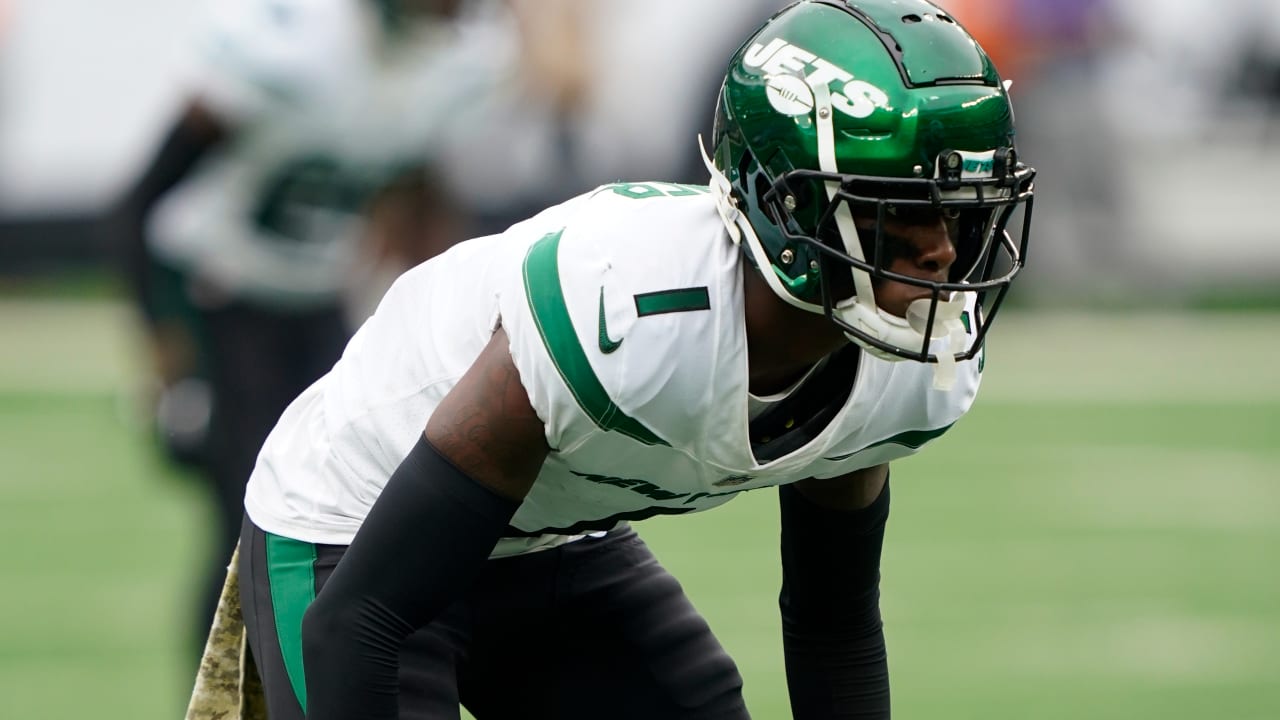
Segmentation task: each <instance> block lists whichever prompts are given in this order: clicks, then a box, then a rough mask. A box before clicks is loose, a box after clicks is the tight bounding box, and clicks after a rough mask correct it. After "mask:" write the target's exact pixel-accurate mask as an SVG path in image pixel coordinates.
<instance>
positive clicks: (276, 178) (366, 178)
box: [148, 0, 511, 308]
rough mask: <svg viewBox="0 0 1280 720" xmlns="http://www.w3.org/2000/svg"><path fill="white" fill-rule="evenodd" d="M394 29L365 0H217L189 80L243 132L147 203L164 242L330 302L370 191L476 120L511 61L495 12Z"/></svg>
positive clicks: (241, 285) (237, 284)
mask: <svg viewBox="0 0 1280 720" xmlns="http://www.w3.org/2000/svg"><path fill="white" fill-rule="evenodd" d="M406 32H409V33H410V35H409V36H407V37H404V38H398V39H397V40H396V41H395V42H388V40H387V38H386V37H385V32H384V31H383V29H382V28H381V27H380V26H379V18H378V17H377V16H376V13H375V3H372V2H368V1H367V0H217V2H214V3H212V4H211V6H210V17H209V18H208V21H207V22H206V23H205V24H204V26H203V32H202V33H201V35H200V37H199V39H198V40H199V41H198V42H197V43H196V48H197V53H198V55H199V57H198V60H197V65H198V67H197V69H196V71H195V73H194V77H193V78H192V82H191V85H192V87H191V88H190V92H191V93H192V94H193V96H194V97H196V98H198V100H199V101H200V102H201V103H202V104H203V105H205V106H206V107H208V108H209V109H211V110H212V111H213V112H214V114H215V115H216V116H218V117H219V118H220V119H222V120H224V121H225V122H227V123H228V124H229V125H230V126H231V127H232V137H231V138H230V139H229V141H228V142H227V143H225V144H224V145H223V146H222V147H219V148H218V149H217V150H216V151H215V152H213V153H212V154H211V155H210V157H208V158H207V159H205V160H204V161H202V162H201V164H200V165H199V166H197V168H195V169H194V171H193V172H192V174H191V175H189V176H188V177H187V178H186V179H184V181H183V182H182V183H181V184H180V185H178V186H177V187H176V188H174V190H173V191H171V192H170V193H168V194H167V195H166V196H165V197H164V198H163V199H162V201H161V202H160V203H159V204H158V206H157V208H156V211H155V213H154V214H153V215H152V217H151V218H150V226H149V233H148V234H149V238H150V242H151V243H152V247H153V249H154V250H155V252H156V254H157V255H158V256H159V257H161V258H164V259H165V260H167V261H168V262H171V263H174V264H176V265H178V266H179V267H182V268H185V269H187V270H188V271H190V272H192V273H194V274H196V275H198V276H201V277H204V278H206V279H208V280H211V281H213V283H214V284H216V285H217V286H219V287H221V288H223V289H224V290H226V291H228V292H230V293H231V294H233V295H237V296H241V297H247V298H250V299H253V300H256V301H259V302H262V303H265V304H269V305H273V306H277V307H282V308H283V307H291V306H292V307H307V306H314V305H316V304H319V303H324V302H332V301H333V300H334V299H335V297H336V296H337V294H338V293H339V291H340V290H341V289H342V288H343V285H344V281H345V274H346V273H347V271H348V270H349V269H350V267H351V264H352V262H353V261H354V260H355V253H354V241H355V239H356V238H357V237H358V236H359V235H360V233H361V232H362V229H363V221H362V211H363V209H364V206H365V204H366V203H367V202H368V200H369V198H370V196H371V194H372V193H373V192H374V191H375V190H377V189H378V188H379V187H381V186H383V185H384V184H385V183H386V182H388V181H389V180H390V179H391V178H392V177H393V176H394V175H396V174H398V173H399V172H402V171H404V170H406V169H408V168H410V167H413V166H415V165H416V164H418V163H422V162H424V161H425V160H426V159H428V157H429V156H430V154H431V153H432V152H433V149H435V148H438V147H439V146H440V145H441V144H447V143H448V142H449V136H450V135H451V134H452V133H455V132H457V131H458V129H459V128H463V127H466V126H467V125H468V124H470V123H473V122H474V117H473V116H472V113H473V112H478V110H474V109H473V107H472V105H473V104H472V103H469V102H468V98H469V97H470V96H471V95H475V94H480V93H482V92H488V90H487V88H488V85H489V84H490V83H492V82H497V81H498V79H499V78H501V77H503V76H504V75H505V73H506V72H507V71H508V70H509V67H508V66H509V65H510V63H511V57H510V56H511V53H510V52H505V54H504V50H503V49H504V48H508V47H509V46H510V45H511V43H510V42H509V41H508V40H506V37H507V30H506V29H505V27H504V26H503V25H502V24H501V23H500V22H496V21H491V19H490V18H489V17H487V16H483V17H469V18H468V19H466V20H463V21H459V22H456V23H443V22H438V23H434V24H431V23H427V22H425V21H423V22H419V23H417V27H414V28H412V29H411V30H406Z"/></svg>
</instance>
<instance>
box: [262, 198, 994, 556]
mask: <svg viewBox="0 0 1280 720" xmlns="http://www.w3.org/2000/svg"><path fill="white" fill-rule="evenodd" d="M743 262H744V260H743V258H742V255H741V254H740V252H739V250H738V248H736V247H735V246H733V245H732V244H731V242H730V241H729V239H728V237H727V234H726V232H725V230H724V227H723V225H722V224H721V220H720V217H719V215H718V214H717V212H716V208H715V204H714V202H713V200H712V197H711V195H710V194H709V193H708V189H707V188H706V187H691V186H677V185H667V184H662V183H644V184H630V185H612V186H605V187H602V188H599V189H597V190H596V191H594V192H593V193H590V194H588V195H583V196H580V197H578V198H575V199H573V200H571V201H569V202H567V203H565V204H563V205H560V206H557V207H554V208H551V209H549V210H547V211H545V212H543V213H542V214H540V215H538V216H536V217H534V218H532V219H531V220H528V221H525V222H523V223H520V224H518V225H516V226H514V227H512V228H511V229H510V230H508V231H507V232H505V233H503V234H501V235H495V236H490V237H484V238H478V239H475V240H470V241H467V242H464V243H462V244H460V245H458V246H457V247H455V248H453V249H452V250H450V251H449V252H447V253H446V254H444V255H442V256H440V257H439V258H436V259H434V260H431V261H429V262H427V263H424V264H423V265H420V266H418V267H417V268H414V269H413V270H411V271H409V272H408V273H406V274H405V275H403V276H402V277H401V278H400V279H399V280H398V281H397V282H396V283H395V285H394V286H393V287H392V288H391V290H390V291H389V292H388V293H387V295H386V297H385V298H384V299H383V302H382V304H381V305H380V306H379V308H378V310H377V312H376V313H375V314H374V315H373V317H371V318H370V319H369V320H368V321H367V322H366V323H365V324H364V326H363V327H361V329H360V330H359V332H358V333H357V334H356V335H355V337H354V339H353V340H352V342H351V344H350V345H349V346H348V348H347V351H346V353H345V354H344V355H343V357H342V359H341V360H340V361H339V362H338V364H337V365H336V366H335V367H334V369H333V370H332V371H331V372H330V373H329V374H328V375H327V376H325V377H324V378H322V379H320V380H319V381H318V382H316V383H315V384H314V385H313V386H312V387H311V388H310V389H308V390H307V391H306V392H305V393H303V395H302V396H300V397H299V398H298V399H297V400H296V401H295V402H294V403H293V404H292V405H291V406H290V407H289V409H288V410H287V411H286V412H285V413H284V416H283V417H282V418H281V420H280V423H279V424H278V425H277V427H276V429H275V430H274V431H273V432H272V434H271V436H270V437H269V438H268V440H267V442H266V445H265V447H264V448H263V450H262V453H261V455H260V457H259V459H258V465H257V468H256V469H255V471H254V473H253V476H252V479H251V480H250V482H249V489H248V495H247V497H246V502H245V506H246V508H247V510H248V513H249V515H250V517H251V518H252V519H253V521H254V522H255V523H257V524H258V525H259V526H260V527H261V528H263V529H264V530H267V531H268V532H272V533H276V534H280V535H285V536H288V537H292V538H296V539H299V540H304V541H308V542H317V543H338V544H343V543H348V542H349V541H350V540H351V538H352V537H353V536H354V534H355V532H356V529H357V528H358V527H359V526H360V523H361V522H362V521H363V519H364V517H365V516H366V514H367V513H368V511H369V509H370V507H371V506H372V504H373V502H374V500H375V499H376V498H377V497H378V494H379V492H380V491H381V489H382V487H383V485H384V484H385V483H386V481H387V479H388V477H389V476H390V475H391V473H392V471H394V470H395V469H396V467H397V466H398V465H399V463H400V461H401V460H402V459H403V458H404V457H405V455H407V454H408V452H409V450H410V449H411V448H412V446H413V445H414V443H415V442H417V439H418V438H419V436H420V435H421V433H422V430H423V428H424V427H425V425H426V422H427V419H428V418H429V417H430V415H431V412H432V410H433V409H434V408H435V407H436V406H437V405H438V404H439V403H440V401H441V399H442V398H443V397H444V396H445V394H446V393H448V392H449V390H450V389H451V388H452V387H453V386H454V384H455V383H456V382H457V380H458V378H459V377H461V376H462V374H463V373H464V372H465V371H466V370H467V368H468V366H469V365H470V364H471V363H472V361H473V360H474V359H475V358H476V356H477V355H478V354H479V353H480V350H481V349H482V348H483V347H484V346H485V344H486V342H487V341H488V340H489V338H490V337H491V335H492V333H493V332H494V330H495V328H497V327H498V326H501V327H502V328H504V329H505V331H506V333H507V336H508V338H509V341H510V351H511V356H512V358H513V359H514V362H515V365H516V368H517V369H518V371H519V373H520V378H521V381H522V383H523V384H524V386H525V389H526V390H527V391H528V395H529V400H530V402H531V403H532V406H533V409H534V410H535V411H536V412H537V414H538V416H539V417H540V418H542V420H543V422H544V424H545V428H546V440H547V444H548V446H549V447H550V448H551V452H550V454H549V455H548V457H547V459H546V461H545V463H544V464H543V467H542V470H541V472H540V473H539V475H538V478H537V480H536V481H535V482H534V484H533V487H532V490H531V491H530V493H529V495H528V497H527V498H526V499H525V500H524V502H523V503H522V505H521V506H520V509H519V510H518V511H517V512H516V514H515V517H514V519H513V520H512V523H511V524H512V526H513V531H512V532H511V533H510V534H511V535H524V536H525V537H519V538H517V537H512V538H509V539H506V540H503V541H502V542H500V543H499V546H498V548H497V551H496V553H497V554H507V553H512V552H521V551H525V550H528V549H532V548H536V547H540V546H545V545H548V544H554V543H556V542H562V541H563V540H564V538H566V537H572V536H574V535H575V534H578V533H583V532H588V531H593V530H601V529H606V528H608V527H610V526H612V525H613V524H616V523H617V522H619V521H622V520H627V519H640V518H644V517H649V516H653V515H657V514H680V513H688V512H694V511H698V510H705V509H708V508H711V507H715V506H717V505H720V504H723V503H725V502H727V501H728V500H730V499H731V498H732V497H734V496H735V495H736V494H737V493H740V492H743V491H745V490H751V489H755V488H761V487H768V486H774V485H780V484H784V483H790V482H795V481H797V480H801V479H804V478H808V477H834V476H838V475H842V474H845V473H848V472H851V471H854V470H858V469H861V468H866V467H870V466H873V465H878V464H880V463H885V462H888V461H890V460H894V459H897V458H901V457H904V456H906V455H910V454H912V453H914V452H916V451H917V450H919V449H920V447H921V446H923V445H925V444H926V443H928V442H929V441H931V440H932V439H934V438H936V437H938V436H939V435H941V434H942V433H943V432H945V431H946V430H947V428H949V427H951V425H952V424H953V423H954V422H955V421H956V420H957V419H959V418H960V416H961V415H963V414H964V413H965V411H966V410H968V408H969V406H970V404H971V403H972V402H973V399H974V396H975V395H976V393H977V390H978V384H979V379H980V374H979V366H980V361H979V360H973V361H969V362H964V363H960V364H959V366H958V368H957V372H958V378H957V381H956V383H955V385H954V387H953V388H952V389H950V390H947V391H941V390H936V389H934V388H933V368H932V366H926V365H922V364H918V363H913V362H888V361H884V360H880V359H877V358H875V357H873V356H871V355H870V354H869V353H854V352H848V353H840V354H837V355H836V356H833V357H832V358H831V359H830V360H829V361H828V362H827V363H826V364H825V365H824V366H823V367H822V368H820V369H818V370H816V371H815V372H814V373H813V376H814V377H812V378H811V379H810V380H807V381H806V383H805V385H809V383H812V382H817V381H818V376H819V375H823V374H824V373H828V374H827V377H828V382H829V381H830V378H832V377H835V382H836V385H837V386H838V385H839V383H840V382H841V381H843V383H844V389H843V390H841V391H840V392H839V393H837V394H835V395H834V398H835V399H834V401H832V399H831V398H832V397H833V394H832V393H830V392H828V393H827V394H826V395H825V402H824V403H820V404H822V405H824V406H825V407H823V408H821V409H820V411H819V412H818V413H817V417H818V420H817V421H815V422H806V419H807V418H808V416H797V417H794V418H785V417H779V418H777V420H778V422H777V423H775V427H778V428H780V431H779V432H777V433H776V435H775V433H773V432H770V431H768V430H767V427H766V428H763V429H762V428H761V427H760V426H759V425H758V422H757V423H751V422H749V419H748V415H749V409H748V383H747V380H748V369H747V344H746V331H745V326H744V310H743V307H744V305H743V289H742V275H741V273H742V264H743ZM935 342H937V343H939V345H935V346H934V348H933V349H934V351H938V350H939V349H941V348H943V347H945V343H946V342H947V340H946V339H942V340H937V341H935ZM842 358H843V359H842ZM854 363H856V373H855V371H854V365H853V364H854ZM850 378H853V379H852V382H850ZM801 387H802V389H801V390H797V393H796V395H797V396H798V395H799V394H800V393H802V392H803V387H804V386H801ZM827 387H828V388H830V387H832V386H830V385H828V386H827ZM775 405H777V404H775ZM761 419H762V420H763V419H764V418H763V416H762V418H761ZM788 421H789V422H788ZM788 428H790V429H788Z"/></svg>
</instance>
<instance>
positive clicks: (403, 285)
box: [238, 0, 1034, 720]
mask: <svg viewBox="0 0 1280 720" xmlns="http://www.w3.org/2000/svg"><path fill="white" fill-rule="evenodd" d="M711 145H712V149H711V153H710V157H706V162H707V166H708V168H709V170H710V172H711V182H710V184H709V185H705V186H687V185H673V184H666V183H662V182H635V183H619V184H613V185H606V186H602V187H600V188H598V189H596V190H594V191H593V192H590V193H587V194H585V195H582V196H579V197H576V198H574V199H571V200H569V201H567V202H565V203H563V204H561V205H557V206H555V207H552V208H550V209H547V210H545V211H543V212H542V213H540V214H538V215H536V216H534V217H533V218H531V219H528V220H527V221H524V222H521V223H518V224H516V225H515V226H513V227H511V228H510V229H509V230H507V231H506V232H503V233H501V234H498V235H492V236H486V237H481V238H476V239H473V240H470V241H467V242H464V243H461V244H459V245H457V246H455V247H454V248H452V249H450V250H449V251H447V252H446V253H444V254H443V255H441V256H439V257H438V258H436V259H433V260H431V261H429V262H427V263H424V264H423V265H420V266H418V267H416V268H414V269H412V270H410V271H408V272H407V273H405V274H404V275H402V276H401V277H400V278H399V279H398V280H397V281H396V283H395V284H394V285H393V287H392V288H391V290H390V291H389V292H388V293H387V295H386V296H385V297H384V299H383V301H382V303H381V304H380V305H379V307H378V309H377V311H376V312H375V313H374V315H373V316H372V317H371V318H370V319H369V320H367V321H366V322H365V323H364V325H363V326H362V327H361V328H360V330H359V331H358V332H357V333H356V335H355V336H354V337H353V339H352V340H351V342H350V344H349V345H348V346H347V349H346V351H345V353H344V354H343V356H342V359H341V360H340V361H339V362H338V363H337V364H336V365H335V367H334V368H333V369H332V370H331V371H330V372H329V373H328V374H326V375H325V376H324V377H323V378H321V379H320V380H319V381H318V382H316V383H315V384H314V385H312V386H311V387H310V388H308V389H307V390H306V391H305V392H303V393H302V394H301V395H300V396H299V397H298V398H297V399H296V400H295V401H294V402H293V403H292V404H291V405H290V406H289V408H288V409H287V410H286V411H285V413H284V415H283V416H282V417H281V419H280V421H279V423H278V424H277V425H276V427H275V429H274V430H273V431H272V433H271V435H270V437H269V438H268V440H267V442H266V444H265V446H264V448H263V451H262V453H261V455H260V457H259V459H258V463H257V465H256V467H255V469H254V472H253V475H252V478H251V479H250V482H249V487H248V492H247V495H246V498H245V510H246V518H245V522H244V526H243V531H242V534H241V540H240V564H239V566H238V572H239V582H240V585H239V587H240V594H241V601H242V605H243V608H244V620H245V626H246V630H247V637H248V642H249V646H250V647H251V649H252V653H253V656H254V659H255V662H256V664H257V666H258V668H259V669H260V673H261V678H262V680H263V685H264V687H265V693H266V696H267V703H268V706H269V711H270V715H271V717H272V718H274V720H288V719H290V718H294V719H298V718H302V717H303V716H304V713H305V717H307V718H311V719H312V720H326V719H328V718H342V719H344V720H345V719H347V718H353V717H360V718H388V719H390V718H397V717H415V718H418V717H420V718H428V717H430V718H449V717H453V718H456V717H458V704H459V702H461V703H462V704H463V705H465V706H466V707H467V708H469V709H470V711H471V712H472V713H474V714H475V715H476V717H478V718H481V719H482V720H488V719H490V718H571V717H573V718H577V717H584V718H585V717H608V718H663V719H670V718H745V717H747V710H746V709H745V707H744V703H743V699H742V693H741V678H740V676H739V674H738V672H737V669H736V667H735V665H734V663H733V661H732V660H731V659H730V658H729V657H728V656H727V654H726V653H725V651H724V650H723V648H722V647H721V645H720V644H719V642H718V641H717V640H716V638H715V637H714V636H713V635H712V633H711V631H710V629H709V627H708V625H707V623H706V622H705V621H704V620H703V619H702V618H701V617H700V616H699V615H698V613H697V612H696V610H695V609H694V608H693V607H692V606H691V604H690V602H689V601H688V599H687V598H686V597H685V596H684V594H683V592H682V590H681V588H680V586H679V584H678V583H677V582H676V580H675V579H674V578H672V577H671V576H670V575H669V574H668V573H667V572H666V571H665V570H664V569H663V568H662V567H661V566H660V565H659V564H658V563H657V561H656V560H655V559H654V557H653V556H652V555H651V554H650V552H649V551H648V550H647V549H646V547H645V545H644V543H643V542H642V541H641V540H640V539H639V537H637V535H636V533H635V531H634V530H633V529H632V528H631V527H630V525H629V522H630V521H636V520H641V519H644V518H648V517H652V516H655V515H683V514H687V513H692V512H696V511H700V510H706V509H710V508H713V507H716V506H719V505H722V504H724V503H726V502H728V501H730V500H731V499H733V498H734V497H735V496H737V495H738V494H739V493H742V492H747V491H752V490H759V489H762V488H778V490H777V492H778V493H779V501H780V511H781V517H782V539H781V543H782V548H781V552H782V567H783V578H784V579H783V587H782V594H781V598H780V606H781V612H782V618H783V627H784V638H783V644H784V653H785V662H786V668H787V676H788V681H789V687H790V693H791V700H792V707H793V709H794V713H795V717H797V718H801V719H807V718H829V717H854V716H857V717H868V718H884V717H888V715H889V684H888V668H887V663H886V655H885V644H884V635H883V632H882V629H881V621H880V615H879V601H878V597H879V594H878V583H879V564H880V551H881V544H882V541H883V538H884V528H885V522H886V519H887V516H888V512H889V489H888V478H889V464H890V463H891V462H892V461H894V460H896V459H898V458H902V457H906V456H908V455H911V454H913V453H915V452H917V451H919V450H920V449H921V448H922V447H924V446H925V445H927V444H929V443H930V442H932V441H933V440H935V439H936V438H938V437H939V436H941V435H942V434H943V433H945V432H946V431H947V430H948V428H950V427H951V426H952V425H953V424H954V423H955V422H956V421H957V420H959V419H960V418H961V416H963V415H964V414H965V412H966V411H968V409H969V408H970V406H971V404H972V403H973V401H974V398H975V395H976V393H977V391H978V386H979V381H980V379H981V373H982V369H983V354H982V348H983V341H984V338H985V337H986V334H987V331H988V328H989V327H990V324H991V322H992V321H993V320H994V318H995V316H996V312H997V310H998V309H999V307H1000V304H1001V302H1002V300H1003V299H1004V297H1005V294H1006V292H1007V291H1008V289H1009V287H1010V284H1011V282H1012V281H1013V280H1014V278H1015V276H1016V275H1017V273H1018V272H1019V270H1020V268H1021V267H1022V264H1023V257H1024V255H1025V250H1026V244H1027V239H1028V233H1029V225H1028V223H1027V222H1026V220H1027V219H1028V218H1026V217H1021V218H1020V220H1021V223H1020V228H1021V229H1020V231H1019V232H1017V233H1012V234H1011V233H1009V232H1006V228H1007V226H1009V223H1010V220H1011V219H1012V218H1014V217H1015V216H1018V215H1023V216H1025V215H1026V214H1028V211H1029V207H1030V202H1031V197H1032V182H1033V177H1034V171H1033V170H1032V169H1031V168H1029V167H1028V166H1026V165H1025V164H1023V163H1022V162H1020V161H1019V159H1018V156H1017V153H1016V151H1015V149H1014V125H1013V114H1012V111H1011V107H1010V101H1009V97H1008V94H1007V88H1006V87H1005V85H1004V84H1003V83H1002V81H1001V78H1000V77H999V76H998V74H997V73H996V70H995V68H994V67H993V66H992V64H991V62H990V61H989V59H988V58H987V56H986V55H985V54H984V53H983V52H982V50H981V49H980V48H979V47H978V45H977V44H976V43H975V42H974V41H973V39H972V38H971V36H970V35H969V34H968V33H966V32H965V31H964V30H963V29H962V28H961V27H960V26H959V25H958V24H957V23H956V22H955V20H954V19H952V18H951V17H950V16H949V15H948V14H947V13H946V12H945V11H943V10H942V9H940V8H938V7H936V6H934V5H931V4H929V3H928V2H925V1H924V0H847V1H846V0H802V1H801V2H798V3H796V4H794V5H791V6H789V7H788V8H787V9H784V10H782V11H781V12H780V13H778V14H777V15H776V16H774V17H773V19H772V20H770V21H769V22H768V23H767V24H765V25H764V26H763V27H762V28H761V29H759V30H758V31H757V32H756V33H755V34H754V35H753V36H752V37H750V38H749V39H748V40H747V42H746V43H745V44H744V45H743V46H742V47H741V49H740V50H739V51H738V52H737V53H736V54H735V55H734V56H733V58H732V59H731V62H730V65H729V67H728V72H727V75H726V77H725V80H724V84H723V87H722V89H721V93H720V98H719V101H718V107H717V109H716V122H715V130H714V132H713V137H712V138H711ZM704 153H705V151H704ZM704 157H705V155H704Z"/></svg>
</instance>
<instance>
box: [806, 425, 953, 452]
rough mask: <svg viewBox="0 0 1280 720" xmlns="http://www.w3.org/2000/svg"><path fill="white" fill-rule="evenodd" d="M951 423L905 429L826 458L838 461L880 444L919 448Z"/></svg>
mask: <svg viewBox="0 0 1280 720" xmlns="http://www.w3.org/2000/svg"><path fill="white" fill-rule="evenodd" d="M954 424H955V423H952V424H951V425H954ZM951 425H946V426H944V427H940V428H938V429H936V430H907V431H906V432H900V433H898V434H897V435H894V436H893V437H891V438H885V439H884V440H880V441H879V442H873V443H871V444H870V445H868V446H866V447H864V448H862V449H861V450H856V451H854V452H851V453H845V454H843V455H836V456H834V457H829V458H827V460H830V461H831V462H840V461H841V460H847V459H849V458H851V457H853V456H854V455H857V454H858V453H860V452H866V451H867V450H870V449H872V448H878V447H880V446H881V445H901V446H903V447H906V448H911V449H912V450H919V449H920V448H922V447H924V445H925V443H927V442H929V441H930V440H933V439H935V438H938V437H940V436H941V435H942V434H943V433H945V432H946V431H948V430H950V429H951Z"/></svg>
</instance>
